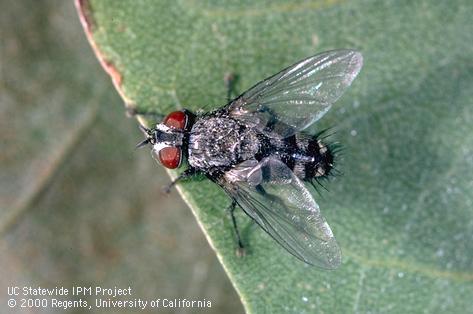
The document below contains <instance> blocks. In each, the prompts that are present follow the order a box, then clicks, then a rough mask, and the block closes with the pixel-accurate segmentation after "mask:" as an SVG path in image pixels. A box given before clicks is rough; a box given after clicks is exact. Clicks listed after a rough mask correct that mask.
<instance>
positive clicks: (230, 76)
mask: <svg viewBox="0 0 473 314" xmlns="http://www.w3.org/2000/svg"><path fill="white" fill-rule="evenodd" d="M238 79H239V77H238V75H236V74H234V73H227V74H225V76H224V78H223V81H224V82H225V87H226V89H227V103H229V102H230V101H231V100H232V99H233V97H232V95H235V96H236V94H237V93H236V89H235V85H236V83H237V81H238Z"/></svg>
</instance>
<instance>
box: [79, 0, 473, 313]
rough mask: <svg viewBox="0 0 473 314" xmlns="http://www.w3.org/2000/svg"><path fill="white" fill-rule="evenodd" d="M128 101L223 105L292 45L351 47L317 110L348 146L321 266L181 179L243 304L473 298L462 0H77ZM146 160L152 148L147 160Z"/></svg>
mask: <svg viewBox="0 0 473 314" xmlns="http://www.w3.org/2000/svg"><path fill="white" fill-rule="evenodd" d="M79 9H80V11H81V13H82V14H83V22H84V26H85V28H86V31H87V33H88V34H89V36H90V39H91V40H92V42H93V44H94V45H95V46H96V52H97V54H98V55H99V57H100V58H101V60H102V63H103V64H106V68H107V69H108V71H109V72H110V73H111V74H112V76H113V77H114V80H115V83H116V87H117V88H118V90H119V92H120V93H121V94H122V96H123V97H124V100H125V102H126V105H127V106H128V107H129V108H135V109H138V110H148V111H153V112H159V113H163V114H165V113H167V112H168V111H169V110H173V109H176V108H187V109H190V110H200V109H202V110H210V109H213V108H217V107H219V106H222V105H223V104H224V103H225V86H224V83H223V77H224V76H225V75H226V74H227V73H235V74H237V75H238V76H239V77H240V81H239V85H238V88H239V89H240V91H244V90H245V89H247V88H249V87H251V86H252V85H253V84H254V83H256V82H258V81H260V80H262V79H264V78H266V77H267V76H269V75H271V74H274V73H276V72H277V71H279V70H280V69H282V68H283V67H285V66H288V65H290V64H292V63H294V62H295V61H298V60H299V59H302V58H304V57H307V56H310V55H313V54H315V53H317V52H321V51H325V50H330V49H335V48H355V49H358V50H360V51H361V52H362V53H363V56H364V60H365V65H364V68H363V69H362V71H361V74H360V75H359V77H358V78H357V79H356V80H355V82H354V84H353V85H352V87H351V89H350V90H349V92H347V93H346V94H345V95H344V97H343V98H342V99H341V100H340V101H338V103H337V104H336V105H335V106H334V107H333V109H332V110H331V111H330V112H329V113H328V114H327V115H326V116H325V117H324V118H323V119H322V121H320V122H318V123H317V124H316V126H315V127H314V128H315V129H319V130H320V129H322V128H326V127H328V126H334V127H335V128H336V130H337V132H336V135H334V136H333V138H334V139H336V140H338V141H339V142H340V143H342V144H343V146H344V147H345V151H344V154H343V157H342V158H341V161H340V163H339V165H338V168H339V169H340V170H341V171H342V172H343V173H344V175H343V176H340V177H336V178H335V180H332V181H331V182H330V183H328V186H327V187H328V189H329V190H330V192H322V195H321V196H320V195H318V194H314V197H315V198H316V199H317V201H318V202H319V204H320V206H321V208H322V211H323V213H324V215H325V217H326V218H327V220H328V222H329V223H330V225H331V226H332V228H333V231H334V233H335V235H336V237H337V239H338V241H339V244H340V245H341V248H342V251H343V263H342V266H341V267H340V268H339V269H337V270H336V271H322V270H318V269H315V268H312V267H308V266H307V265H304V264H303V263H301V262H300V261H298V260H296V259H295V258H293V257H292V256H290V255H289V254H288V253H287V252H285V251H284V250H283V249H281V248H280V247H279V246H278V245H277V244H276V243H275V242H274V241H273V240H272V239H271V238H270V237H269V236H267V235H266V234H265V233H264V232H263V231H262V230H260V229H259V228H258V227H256V226H255V224H254V223H252V222H251V221H250V219H249V218H248V217H246V216H245V215H244V214H242V213H241V212H240V214H239V215H238V216H237V219H238V222H239V224H240V226H242V227H243V237H244V241H245V243H246V244H247V246H248V249H247V255H246V256H245V257H243V258H239V257H237V256H236V255H235V241H234V239H233V233H232V229H231V222H230V220H229V217H228V215H227V213H226V212H225V208H226V207H227V206H228V205H229V204H230V200H229V199H228V198H227V197H226V196H225V195H224V193H223V192H222V191H221V190H219V188H218V187H217V186H215V185H213V184H212V183H211V182H208V181H205V180H204V181H202V180H195V181H191V182H185V183H182V184H179V191H180V192H181V194H182V196H183V197H184V199H185V200H186V202H187V203H188V204H189V206H190V207H191V209H192V211H193V213H194V214H195V216H196V217H197V220H198V221H199V223H200V225H201V227H202V228H203V230H204V232H205V234H206V236H207V239H208V240H209V242H210V244H211V245H212V247H213V248H214V249H215V251H216V253H217V255H218V257H219V259H220V261H221V262H222V264H223V266H224V268H225V270H226V271H227V274H228V276H229V277H230V279H231V280H232V282H233V284H234V286H235V288H236V289H237V291H238V293H239V295H240V297H241V300H242V302H243V304H244V306H245V308H246V310H247V311H248V312H253V313H257V312H270V313H275V312H293V313H310V312H314V311H317V312H329V313H333V312H341V313H346V312H373V311H374V312H383V313H384V312H400V313H404V312H409V313H413V312H435V311H438V312H457V313H463V312H465V311H466V310H467V309H471V308H473V298H471V296H472V295H473V272H472V270H473V241H472V234H473V157H472V156H473V106H472V99H473V89H472V88H471V86H472V85H473V45H472V43H473V24H472V23H471V16H472V15H473V4H472V3H471V1H466V0H462V1H454V2H453V1H450V2H446V1H425V0H424V1H396V2H394V1H361V0H358V1H347V2H343V1H294V2H291V3H288V2H285V1H277V2H276V1H247V2H246V3H245V2H243V1H241V2H240V1H230V0H227V1H198V2H197V1H159V2H158V1H131V0H129V1H111V0H108V1H105V0H90V1H79ZM149 162H150V163H152V162H153V161H152V160H151V158H150V160H149Z"/></svg>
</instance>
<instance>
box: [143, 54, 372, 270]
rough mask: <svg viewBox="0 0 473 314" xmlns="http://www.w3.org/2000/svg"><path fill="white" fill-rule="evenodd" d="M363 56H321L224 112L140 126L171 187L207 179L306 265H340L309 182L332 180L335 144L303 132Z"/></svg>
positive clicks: (180, 114) (180, 115) (176, 115)
mask: <svg viewBox="0 0 473 314" xmlns="http://www.w3.org/2000/svg"><path fill="white" fill-rule="evenodd" d="M362 64H363V58H362V55H361V54H360V53H359V52H357V51H354V50H334V51H328V52H324V53H321V54H318V55H315V56H312V57H309V58H307V59H304V60H302V61H300V62H297V63H295V64H294V65H292V66H290V67H288V68H286V69H284V70H282V71H281V72H279V73H277V74H275V75H273V76H271V77H269V78H267V79H265V80H264V81H261V82H260V83H258V84H256V85H255V86H253V87H252V88H250V89H249V90H248V91H246V92H244V93H243V94H241V95H240V96H238V97H237V98H235V99H234V100H232V101H229V103H228V104H227V105H225V106H224V107H222V108H220V109H217V110H215V111H212V112H209V113H205V114H202V115H195V114H193V113H192V112H190V111H187V110H183V111H175V112H172V113H170V114H168V115H167V116H166V117H165V118H164V120H163V121H162V123H159V124H157V125H156V126H155V127H154V128H151V129H148V128H145V127H141V129H142V131H143V132H144V134H145V136H146V139H145V140H144V141H142V142H141V143H140V144H138V147H142V146H145V145H148V144H149V145H150V146H151V150H152V155H153V157H154V158H155V159H156V160H157V161H158V162H159V163H160V164H161V165H163V166H164V167H166V168H169V169H175V168H178V167H180V166H181V165H182V163H183V161H184V160H187V163H188V167H187V169H186V170H185V171H184V172H182V173H181V175H180V176H179V177H178V178H177V179H176V180H174V181H173V182H172V184H171V185H170V186H169V187H171V186H172V185H173V184H174V183H176V182H177V181H179V180H181V179H184V178H188V177H190V176H193V175H195V174H199V173H201V174H204V175H205V176H206V177H207V178H209V179H210V180H212V181H213V182H215V183H216V184H218V185H219V186H220V187H221V188H223V190H224V191H225V192H226V193H227V194H228V195H229V196H230V197H231V198H232V200H233V201H232V206H231V215H232V221H233V225H234V227H235V231H236V235H237V237H238V244H239V246H240V248H242V247H243V246H242V242H241V240H240V235H239V232H238V228H237V225H236V221H235V217H234V215H233V211H234V209H235V206H236V205H238V206H239V207H241V208H242V209H243V211H244V212H245V213H246V214H247V215H248V216H250V217H251V218H252V219H253V220H255V221H256V222H257V223H258V225H259V226H260V227H261V228H262V229H263V230H265V231H266V232H267V233H268V234H269V235H270V236H271V237H272V238H273V239H274V240H276V242H278V243H279V244H280V245H281V246H282V247H284V248H285V249H286V250H287V251H288V252H289V253H291V254H292V255H294V256H295V257H297V258H299V259H301V260H302V261H304V262H306V263H308V264H310V265H314V266H318V267H321V268H325V269H334V268H337V267H338V266H339V265H340V263H341V252H340V248H339V246H338V244H337V242H336V240H335V238H334V236H333V233H332V230H331V229H330V227H329V225H328V224H327V222H326V221H325V219H324V217H323V216H322V214H321V212H320V209H319V206H318V205H317V203H316V202H315V200H314V198H313V197H312V195H311V194H310V193H309V191H308V189H307V188H306V186H305V182H308V183H313V181H314V180H318V179H320V178H324V177H327V176H328V175H329V174H330V173H331V172H332V171H333V170H334V169H333V161H334V152H333V147H332V146H331V145H328V144H327V143H324V142H323V141H322V140H321V138H320V134H318V135H311V134H308V133H306V132H304V130H305V129H306V128H307V127H308V126H310V125H311V124H312V123H314V122H315V121H317V120H319V119H320V118H321V117H322V116H323V115H324V114H325V113H326V112H327V111H328V110H329V109H330V107H331V105H332V104H333V103H334V102H335V101H336V100H337V99H338V98H339V97H340V96H341V95H342V94H343V93H344V91H345V90H346V89H347V88H348V87H349V86H350V84H351V83H352V81H353V80H354V79H355V77H356V76H357V75H358V72H359V71H360V69H361V67H362Z"/></svg>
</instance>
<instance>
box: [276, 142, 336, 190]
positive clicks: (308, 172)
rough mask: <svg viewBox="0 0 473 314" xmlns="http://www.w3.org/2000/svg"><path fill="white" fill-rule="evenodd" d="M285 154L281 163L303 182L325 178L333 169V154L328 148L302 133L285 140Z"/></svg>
mask: <svg viewBox="0 0 473 314" xmlns="http://www.w3.org/2000/svg"><path fill="white" fill-rule="evenodd" d="M284 141H285V143H286V150H285V151H286V154H285V158H283V161H284V162H285V163H286V165H287V166H288V167H289V168H290V169H291V170H292V171H293V172H294V174H295V175H296V176H297V177H298V178H299V179H302V180H304V181H310V180H312V179H314V178H318V177H326V176H328V175H329V174H330V171H331V170H332V168H333V154H332V151H331V150H330V148H329V147H328V146H327V145H326V144H324V143H323V142H322V141H321V140H320V139H318V138H317V136H309V135H306V134H303V133H299V134H296V135H294V136H291V137H289V138H286V139H285V140H284Z"/></svg>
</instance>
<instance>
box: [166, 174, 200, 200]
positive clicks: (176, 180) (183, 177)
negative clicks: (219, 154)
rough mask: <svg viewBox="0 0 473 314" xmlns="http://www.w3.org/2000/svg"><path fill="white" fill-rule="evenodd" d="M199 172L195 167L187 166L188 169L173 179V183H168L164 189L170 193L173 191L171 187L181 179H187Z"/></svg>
mask: <svg viewBox="0 0 473 314" xmlns="http://www.w3.org/2000/svg"><path fill="white" fill-rule="evenodd" d="M196 173H197V171H196V170H195V169H194V168H187V169H186V170H184V172H182V173H181V174H180V175H179V176H178V177H177V178H176V179H174V180H172V182H171V183H169V184H168V185H166V186H165V187H164V188H163V191H164V193H166V194H167V193H169V192H171V188H172V187H173V186H174V185H175V184H176V183H178V182H179V181H182V180H185V179H187V178H190V177H192V176H193V175H195V174H196Z"/></svg>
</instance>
